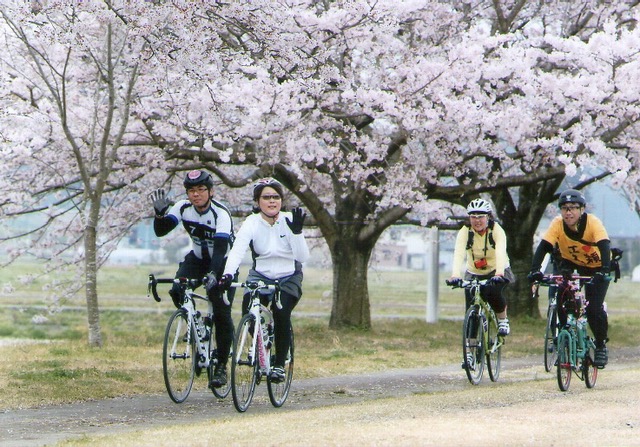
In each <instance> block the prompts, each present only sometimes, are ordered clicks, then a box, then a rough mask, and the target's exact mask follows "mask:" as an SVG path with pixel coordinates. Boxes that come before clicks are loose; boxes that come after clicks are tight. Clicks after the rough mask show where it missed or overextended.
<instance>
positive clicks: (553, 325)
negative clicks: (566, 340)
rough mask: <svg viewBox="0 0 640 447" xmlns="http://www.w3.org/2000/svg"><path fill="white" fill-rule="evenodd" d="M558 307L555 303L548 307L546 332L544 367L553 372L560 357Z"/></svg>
mask: <svg viewBox="0 0 640 447" xmlns="http://www.w3.org/2000/svg"><path fill="white" fill-rule="evenodd" d="M558 325H559V321H558V309H557V308H556V306H555V305H550V306H549V307H548V308H547V327H546V329H545V333H544V369H545V371H547V372H551V370H552V369H553V366H554V365H555V363H556V359H557V358H558V348H557V339H558Z"/></svg>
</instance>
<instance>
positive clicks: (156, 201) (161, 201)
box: [149, 188, 173, 216]
mask: <svg viewBox="0 0 640 447" xmlns="http://www.w3.org/2000/svg"><path fill="white" fill-rule="evenodd" d="M149 199H151V202H152V203H153V209H154V210H155V212H156V216H164V213H166V212H167V210H168V209H169V207H170V206H171V205H173V202H172V201H171V200H170V199H169V197H168V196H167V193H166V192H165V190H164V189H162V188H160V189H156V190H155V191H153V192H152V193H151V194H149Z"/></svg>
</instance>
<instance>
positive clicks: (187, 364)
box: [147, 274, 231, 404]
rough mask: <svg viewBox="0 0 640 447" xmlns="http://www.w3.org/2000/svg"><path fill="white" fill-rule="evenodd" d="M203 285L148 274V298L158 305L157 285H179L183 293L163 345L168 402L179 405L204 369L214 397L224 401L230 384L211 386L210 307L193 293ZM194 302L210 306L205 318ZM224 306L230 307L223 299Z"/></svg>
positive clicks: (213, 347) (213, 344)
mask: <svg viewBox="0 0 640 447" xmlns="http://www.w3.org/2000/svg"><path fill="white" fill-rule="evenodd" d="M203 282H204V280H198V279H187V278H156V277H155V276H154V275H153V274H150V275H149V284H148V290H147V296H149V294H152V295H153V298H154V299H155V300H156V301H157V302H160V296H159V295H158V291H157V285H158V284H174V283H175V284H178V285H179V286H180V288H181V290H182V291H183V293H184V303H183V305H182V307H181V308H180V309H177V310H176V311H175V312H174V313H173V314H172V315H171V316H170V317H169V321H168V323H167V328H166V330H165V333H164V342H163V345H162V372H163V376H164V384H165V386H166V388H167V392H168V393H169V397H170V398H171V400H173V401H174V402H175V403H178V404H179V403H182V402H184V401H185V400H186V399H187V397H189V393H190V392H191V388H192V387H193V381H194V378H195V376H200V374H201V373H202V370H203V369H206V370H207V378H208V383H209V388H210V389H211V391H212V392H213V394H214V395H215V396H216V397H218V398H220V399H224V398H225V397H227V396H228V395H229V391H230V390H231V386H230V384H229V382H227V384H226V385H224V386H222V387H218V388H215V387H213V386H211V380H212V378H213V371H214V369H215V366H216V365H217V363H218V356H217V350H216V341H215V336H214V333H213V305H212V304H211V302H210V301H209V299H208V298H207V297H206V296H202V295H199V294H197V293H195V289H196V288H197V287H198V286H199V285H200V284H203ZM196 299H199V300H203V301H206V302H207V304H208V306H209V307H208V313H207V315H206V316H205V317H203V316H202V314H201V313H200V311H199V310H197V309H196ZM225 303H226V304H229V303H228V302H227V301H226V297H225ZM227 364H228V363H227ZM227 368H228V366H227Z"/></svg>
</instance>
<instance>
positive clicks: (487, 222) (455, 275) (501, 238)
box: [447, 199, 515, 366]
mask: <svg viewBox="0 0 640 447" xmlns="http://www.w3.org/2000/svg"><path fill="white" fill-rule="evenodd" d="M467 214H468V215H469V225H468V226H467V225H464V226H463V227H462V228H461V229H460V231H459V232H458V234H457V236H456V244H455V249H454V252H453V266H452V272H451V277H450V278H449V280H448V281H447V283H448V284H455V283H456V282H459V281H460V280H461V278H463V277H464V278H465V279H467V280H469V279H471V278H472V277H473V276H475V277H478V278H479V279H481V280H484V279H491V281H489V283H487V285H485V286H484V287H482V288H481V290H480V293H481V294H482V298H483V299H484V300H485V301H486V302H487V303H489V305H490V306H491V308H492V309H493V311H494V312H495V313H496V316H497V317H498V333H499V334H500V335H509V333H510V332H511V328H510V326H509V319H508V318H507V299H506V297H505V296H504V294H503V291H504V288H505V287H506V286H507V284H508V283H509V282H512V281H513V280H514V279H515V277H514V275H513V273H512V271H511V267H510V264H509V256H508V255H507V236H506V234H505V232H504V229H503V228H502V227H501V226H500V224H499V223H497V222H495V221H494V220H493V219H492V218H491V217H492V216H491V214H492V208H491V204H490V203H489V202H487V201H486V200H484V199H474V200H472V201H471V202H470V203H469V205H468V206H467ZM465 258H466V262H465ZM463 268H464V272H463ZM465 300H466V309H468V308H469V306H471V302H472V300H473V297H472V296H471V292H470V291H469V290H465ZM463 366H464V365H463Z"/></svg>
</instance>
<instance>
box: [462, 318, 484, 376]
mask: <svg viewBox="0 0 640 447" xmlns="http://www.w3.org/2000/svg"><path fill="white" fill-rule="evenodd" d="M483 338H484V328H483V327H482V320H481V317H480V314H479V313H478V308H477V307H476V306H471V307H470V308H469V310H467V313H466V315H465V317H464V324H463V327H462V356H463V357H462V360H463V362H464V370H465V372H466V373H467V378H468V379H469V382H471V383H472V384H473V385H477V384H478V383H480V380H482V374H483V372H484V360H485V359H484V346H483V345H482V340H483Z"/></svg>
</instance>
